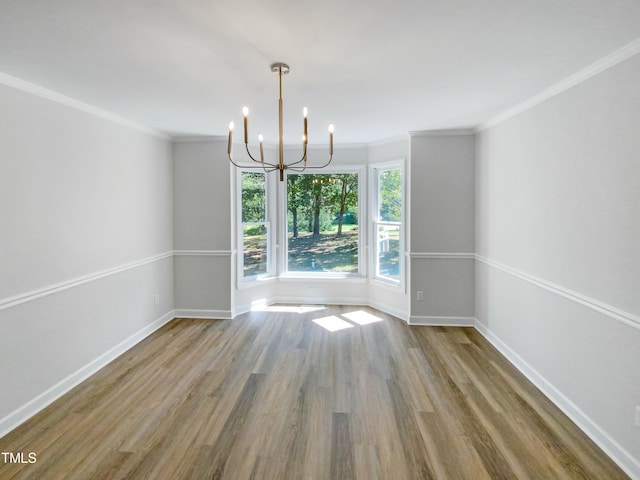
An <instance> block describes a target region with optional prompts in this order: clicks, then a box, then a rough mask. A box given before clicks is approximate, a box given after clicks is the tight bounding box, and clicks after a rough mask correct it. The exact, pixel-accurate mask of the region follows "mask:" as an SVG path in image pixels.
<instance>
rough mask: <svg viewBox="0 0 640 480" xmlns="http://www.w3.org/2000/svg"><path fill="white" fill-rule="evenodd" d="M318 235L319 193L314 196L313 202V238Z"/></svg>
mask: <svg viewBox="0 0 640 480" xmlns="http://www.w3.org/2000/svg"><path fill="white" fill-rule="evenodd" d="M319 235H320V193H317V194H316V197H315V199H314V202H313V236H314V237H317V236H319Z"/></svg>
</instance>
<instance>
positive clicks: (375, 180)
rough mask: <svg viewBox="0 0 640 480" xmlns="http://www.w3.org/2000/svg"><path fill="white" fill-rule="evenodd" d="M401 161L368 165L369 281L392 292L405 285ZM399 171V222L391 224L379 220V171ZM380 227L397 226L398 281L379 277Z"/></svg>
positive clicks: (402, 167)
mask: <svg viewBox="0 0 640 480" xmlns="http://www.w3.org/2000/svg"><path fill="white" fill-rule="evenodd" d="M404 163H405V162H404V160H403V159H398V160H393V161H390V162H381V163H375V164H371V165H369V185H370V187H371V195H370V201H369V204H370V216H369V218H370V221H369V223H370V238H371V247H370V249H369V250H370V252H371V255H370V271H371V277H370V280H371V282H372V283H376V284H378V285H382V286H385V287H388V288H391V289H394V290H398V291H402V292H404V291H405V285H406V278H405V277H406V273H405V271H406V261H405V255H406V254H405V245H406V242H405V235H406V205H407V204H406V170H405V165H404ZM388 170H400V177H401V190H400V191H401V199H400V201H401V208H400V222H392V221H387V220H381V219H380V194H379V193H380V175H379V172H381V171H388ZM380 225H392V226H399V252H398V256H399V258H398V263H399V269H398V280H395V279H394V278H392V277H388V276H384V275H380V273H379V271H380V270H379V267H380V264H379V259H380V251H379V249H380V242H378V228H379V226H380Z"/></svg>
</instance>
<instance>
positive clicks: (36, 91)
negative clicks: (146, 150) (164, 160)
mask: <svg viewBox="0 0 640 480" xmlns="http://www.w3.org/2000/svg"><path fill="white" fill-rule="evenodd" d="M0 84H2V85H6V86H8V87H12V88H15V89H17V90H21V91H23V92H26V93H30V94H32V95H37V96H38V97H42V98H46V99H47V100H51V101H52V102H56V103H59V104H61V105H65V106H67V107H71V108H75V109H76V110H80V111H82V112H84V113H88V114H90V115H94V116H96V117H100V118H103V119H105V120H108V121H110V122H113V123H117V124H118V125H122V126H124V127H127V128H130V129H132V130H137V131H139V132H142V133H146V134H147V135H152V136H154V137H158V138H161V139H162V140H170V139H171V137H170V136H169V135H166V134H164V133H162V132H160V131H158V130H155V129H153V128H150V127H147V126H145V125H142V124H140V123H137V122H134V121H132V120H129V119H126V118H124V117H121V116H119V115H115V114H113V113H110V112H107V111H106V110H102V109H100V108H98V107H94V106H93V105H89V104H88V103H84V102H81V101H79V100H75V99H73V98H71V97H67V96H66V95H62V94H61V93H57V92H54V91H52V90H49V89H47V88H44V87H41V86H39V85H36V84H34V83H31V82H27V81H26V80H22V79H20V78H17V77H12V76H11V75H7V74H6V73H1V72H0Z"/></svg>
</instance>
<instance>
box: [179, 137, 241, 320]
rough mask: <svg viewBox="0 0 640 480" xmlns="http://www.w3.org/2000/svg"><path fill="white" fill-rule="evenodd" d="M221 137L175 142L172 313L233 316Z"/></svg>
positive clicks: (226, 181) (227, 191)
mask: <svg viewBox="0 0 640 480" xmlns="http://www.w3.org/2000/svg"><path fill="white" fill-rule="evenodd" d="M229 168H230V167H229V160H228V158H227V144H226V141H225V140H223V139H216V138H211V139H206V138H201V139H198V141H180V140H178V141H175V142H174V144H173V181H174V192H175V195H174V248H175V250H176V255H175V257H174V275H175V279H174V284H175V308H176V316H181V315H184V316H192V317H199V316H200V317H205V318H211V317H213V318H231V203H230V202H231V193H230V184H231V182H230V178H229Z"/></svg>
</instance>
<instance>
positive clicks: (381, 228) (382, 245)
mask: <svg viewBox="0 0 640 480" xmlns="http://www.w3.org/2000/svg"><path fill="white" fill-rule="evenodd" d="M378 275H379V276H381V277H387V278H392V279H394V280H400V225H378Z"/></svg>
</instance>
